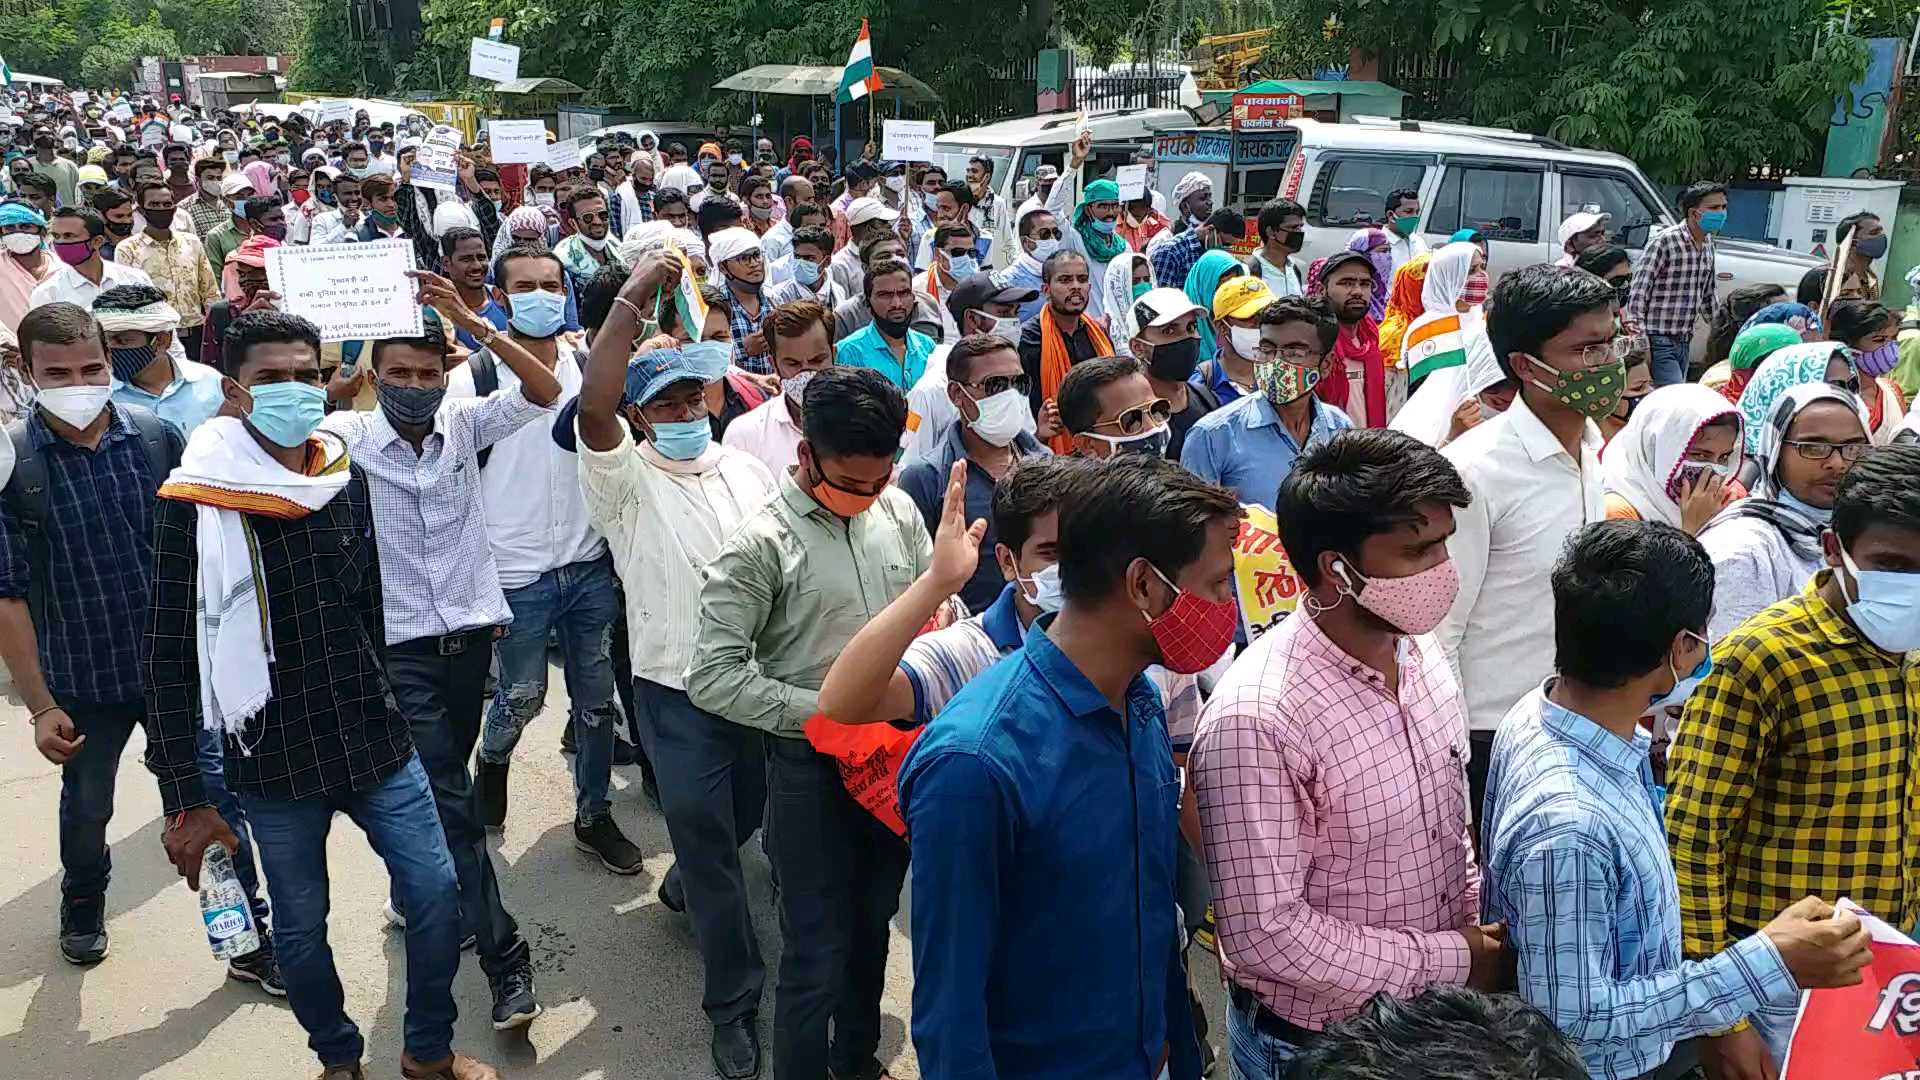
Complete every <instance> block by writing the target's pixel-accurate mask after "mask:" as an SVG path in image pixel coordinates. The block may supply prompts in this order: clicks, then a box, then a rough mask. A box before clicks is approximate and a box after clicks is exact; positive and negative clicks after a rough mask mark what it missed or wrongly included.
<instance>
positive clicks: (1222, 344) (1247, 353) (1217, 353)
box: [1181, 274, 1274, 405]
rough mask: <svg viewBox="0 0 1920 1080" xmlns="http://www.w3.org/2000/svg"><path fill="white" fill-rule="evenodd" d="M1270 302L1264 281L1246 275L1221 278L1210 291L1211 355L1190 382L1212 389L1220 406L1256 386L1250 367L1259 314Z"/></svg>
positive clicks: (1257, 338)
mask: <svg viewBox="0 0 1920 1080" xmlns="http://www.w3.org/2000/svg"><path fill="white" fill-rule="evenodd" d="M1181 295H1182V296H1185V295H1186V294H1185V293H1184V292H1182V293H1181ZM1273 301H1274V295H1273V290H1272V289H1270V288H1268V287H1267V283H1266V282H1264V281H1262V280H1260V279H1258V278H1254V277H1250V276H1247V275H1245V274H1242V275H1238V276H1234V277H1229V278H1227V279H1225V280H1223V281H1222V282H1221V283H1220V285H1219V287H1218V288H1216V289H1215V290H1214V292H1213V301H1212V312H1211V313H1212V315H1213V340H1214V357H1213V359H1211V360H1208V361H1207V362H1205V363H1203V364H1201V365H1200V366H1199V367H1198V368H1197V369H1196V372H1197V374H1196V375H1195V376H1194V379H1193V381H1194V383H1195V385H1204V386H1206V387H1207V388H1208V389H1210V390H1212V391H1213V393H1214V396H1215V397H1218V398H1219V399H1220V403H1221V404H1223V405H1227V404H1231V403H1233V402H1235V401H1238V400H1240V399H1241V398H1243V397H1245V396H1246V395H1247V394H1248V393H1250V392H1252V391H1253V390H1254V389H1255V385H1254V373H1253V369H1254V359H1255V357H1256V356H1257V355H1258V354H1259V349H1260V313H1261V312H1263V311H1265V310H1266V309H1267V305H1268V304H1271V303H1273Z"/></svg>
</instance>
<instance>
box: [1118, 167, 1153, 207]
mask: <svg viewBox="0 0 1920 1080" xmlns="http://www.w3.org/2000/svg"><path fill="white" fill-rule="evenodd" d="M1113 181H1114V183H1116V184H1119V185H1120V201H1121V202H1132V201H1133V200H1135V199H1144V198H1146V197H1147V167H1146V166H1145V165H1122V166H1120V167H1119V168H1118V169H1115V170H1114V171H1113Z"/></svg>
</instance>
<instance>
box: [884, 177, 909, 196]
mask: <svg viewBox="0 0 1920 1080" xmlns="http://www.w3.org/2000/svg"><path fill="white" fill-rule="evenodd" d="M887 190H888V191H893V192H901V191H905V190H907V178H906V177H904V176H889V177H887Z"/></svg>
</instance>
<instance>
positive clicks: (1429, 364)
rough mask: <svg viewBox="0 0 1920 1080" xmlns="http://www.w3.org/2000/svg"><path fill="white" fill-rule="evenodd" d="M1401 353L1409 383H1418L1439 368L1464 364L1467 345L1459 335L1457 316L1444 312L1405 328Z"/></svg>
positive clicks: (1458, 319)
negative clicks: (1406, 329) (1405, 332)
mask: <svg viewBox="0 0 1920 1080" xmlns="http://www.w3.org/2000/svg"><path fill="white" fill-rule="evenodd" d="M1401 353H1402V354H1403V355H1404V356H1405V357H1406V364H1407V382H1408V383H1417V382H1419V381H1420V380H1421V379H1424V378H1426V377H1427V376H1428V375H1431V374H1433V373H1434V372H1436V371H1439V370H1440V369H1442V368H1450V367H1459V366H1460V365H1462V364H1465V363H1466V362H1467V346H1466V342H1465V341H1463V340H1462V339H1461V337H1460V316H1458V315H1443V316H1441V317H1439V318H1437V319H1422V320H1420V321H1419V322H1417V323H1415V324H1414V326H1413V328H1412V329H1411V330H1408V331H1407V343H1406V345H1405V346H1404V347H1403V348H1402V349H1401Z"/></svg>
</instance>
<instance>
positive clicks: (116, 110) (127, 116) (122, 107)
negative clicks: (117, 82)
mask: <svg viewBox="0 0 1920 1080" xmlns="http://www.w3.org/2000/svg"><path fill="white" fill-rule="evenodd" d="M107 116H108V117H109V118H111V119H112V120H113V121H114V122H116V123H120V124H124V123H126V122H127V121H129V120H131V119H133V106H131V105H129V104H127V103H126V102H124V101H123V102H121V103H120V104H118V105H115V106H114V107H113V108H111V109H108V110H107Z"/></svg>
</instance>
